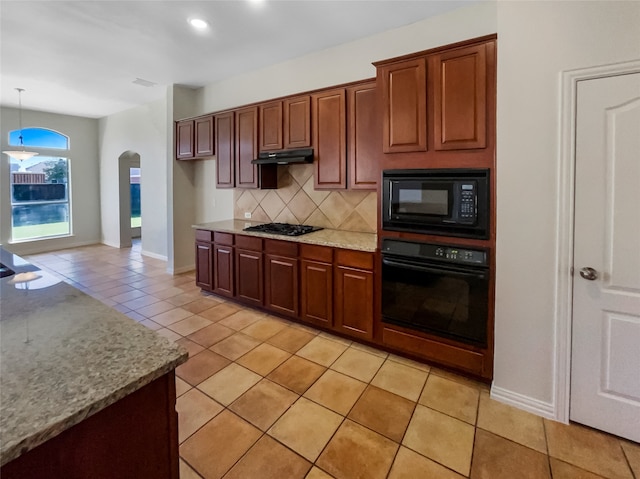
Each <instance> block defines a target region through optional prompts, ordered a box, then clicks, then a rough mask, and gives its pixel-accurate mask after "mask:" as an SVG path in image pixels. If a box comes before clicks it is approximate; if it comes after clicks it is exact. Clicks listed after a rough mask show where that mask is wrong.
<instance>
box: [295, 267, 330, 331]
mask: <svg viewBox="0 0 640 479" xmlns="http://www.w3.org/2000/svg"><path fill="white" fill-rule="evenodd" d="M300 270H301V276H302V278H301V279H302V281H301V283H302V291H301V292H300V297H301V302H302V305H301V306H302V307H301V311H300V319H302V320H304V321H309V322H311V323H315V324H318V325H320V326H325V327H330V326H332V325H333V301H332V297H333V274H332V273H333V270H332V266H331V264H329V263H321V262H318V261H309V260H305V259H303V260H301V263H300Z"/></svg>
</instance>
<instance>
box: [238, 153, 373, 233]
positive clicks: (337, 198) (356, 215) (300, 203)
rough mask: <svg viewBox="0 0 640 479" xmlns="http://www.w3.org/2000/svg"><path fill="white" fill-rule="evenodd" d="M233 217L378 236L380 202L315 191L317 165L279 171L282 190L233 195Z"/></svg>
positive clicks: (369, 196) (366, 194) (362, 194)
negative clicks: (314, 180) (314, 181)
mask: <svg viewBox="0 0 640 479" xmlns="http://www.w3.org/2000/svg"><path fill="white" fill-rule="evenodd" d="M233 199H234V209H233V217H234V218H236V219H245V213H251V219H252V220H253V221H264V222H276V223H292V224H306V225H313V226H321V227H323V228H331V229H339V230H347V231H362V232H365V233H375V232H376V228H377V223H376V222H377V210H378V206H377V199H376V193H375V192H368V191H361V192H358V191H321V190H314V189H313V164H307V165H289V166H279V167H278V189H276V190H253V189H248V190H243V189H240V188H236V189H235V190H234V194H233Z"/></svg>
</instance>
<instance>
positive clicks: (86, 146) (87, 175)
mask: <svg viewBox="0 0 640 479" xmlns="http://www.w3.org/2000/svg"><path fill="white" fill-rule="evenodd" d="M0 112H1V119H0V125H2V132H1V138H2V141H1V145H2V150H3V151H4V150H10V149H15V148H9V146H8V138H9V131H11V130H14V129H17V128H18V127H19V121H18V110H17V109H14V108H2V109H0ZM23 126H24V128H29V127H41V128H48V129H51V130H55V131H57V132H59V133H62V134H63V135H66V136H68V137H69V150H68V151H67V152H65V154H64V156H66V157H67V158H69V168H70V171H71V182H70V185H71V186H70V193H71V197H70V199H71V202H70V205H71V227H72V235H71V236H65V237H62V238H50V239H41V240H35V241H23V242H20V243H14V244H11V245H10V246H9V248H10V250H11V251H12V252H14V253H16V254H28V253H38V252H42V251H50V250H55V249H61V248H71V247H73V246H80V245H85V244H93V243H99V242H100V184H99V176H100V165H99V161H98V120H95V119H91V118H82V117H78V116H70V115H58V114H55V113H46V112H40V111H31V110H23ZM34 150H36V151H40V153H41V155H42V156H46V155H47V154H49V155H50V156H57V155H59V154H60V150H48V151H47V150H40V149H37V148H34ZM1 158H2V159H1V161H2V164H1V168H0V195H1V198H0V244H9V241H10V239H11V198H10V196H9V194H10V191H11V187H10V178H9V158H8V157H7V155H5V154H2V156H1Z"/></svg>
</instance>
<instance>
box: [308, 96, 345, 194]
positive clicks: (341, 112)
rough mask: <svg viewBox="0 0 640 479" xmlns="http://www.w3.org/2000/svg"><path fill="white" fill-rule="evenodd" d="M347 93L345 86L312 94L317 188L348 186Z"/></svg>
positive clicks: (315, 181)
mask: <svg viewBox="0 0 640 479" xmlns="http://www.w3.org/2000/svg"><path fill="white" fill-rule="evenodd" d="M345 97H346V94H345V89H344V88H337V89H334V90H326V91H323V92H320V93H315V94H313V95H312V96H311V102H312V112H313V147H314V163H315V177H314V187H315V188H316V189H319V190H322V189H325V190H327V189H339V188H346V187H347V179H346V172H347V168H346V159H347V158H346V156H347V148H346V137H347V135H346V99H345Z"/></svg>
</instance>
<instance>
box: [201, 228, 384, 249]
mask: <svg viewBox="0 0 640 479" xmlns="http://www.w3.org/2000/svg"><path fill="white" fill-rule="evenodd" d="M263 223H264V222H258V221H246V220H223V221H214V222H211V223H202V224H198V225H193V228H194V229H198V230H209V231H220V232H223V233H235V234H243V235H247V236H259V237H262V238H272V239H278V240H283V241H294V242H296V243H306V244H317V245H322V246H332V247H334V248H344V249H352V250H356V251H370V252H373V251H375V250H376V248H377V246H378V239H377V236H376V234H375V233H358V232H356V231H342V230H332V229H323V230H320V231H314V232H313V233H308V234H305V235H300V236H285V235H274V234H268V233H257V232H254V231H243V229H244V228H246V227H247V226H254V225H259V224H263Z"/></svg>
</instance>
